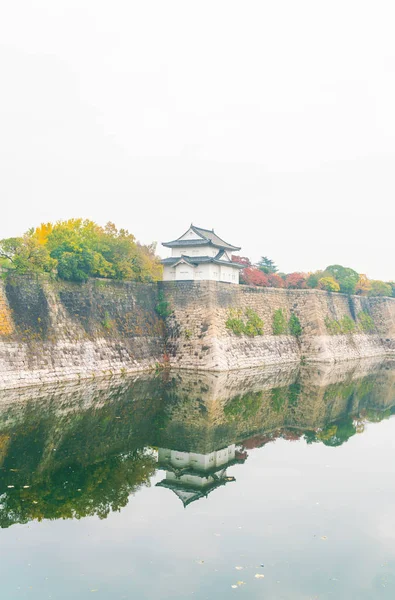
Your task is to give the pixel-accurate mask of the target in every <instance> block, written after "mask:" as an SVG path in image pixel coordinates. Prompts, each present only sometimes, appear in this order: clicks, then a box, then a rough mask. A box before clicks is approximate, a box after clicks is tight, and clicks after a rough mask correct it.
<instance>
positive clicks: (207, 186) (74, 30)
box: [0, 0, 395, 279]
mask: <svg viewBox="0 0 395 600" xmlns="http://www.w3.org/2000/svg"><path fill="white" fill-rule="evenodd" d="M392 8H393V2H391V0H388V1H380V0H376V1H375V2H373V1H369V2H364V1H363V0H362V1H361V0H331V1H330V2H329V1H325V0H323V1H317V0H312V1H306V0H297V1H295V0H288V1H287V0H278V1H275V0H270V1H269V0H259V1H257V2H253V1H248V0H246V1H244V2H241V1H240V0H238V1H237V2H234V1H231V0H224V1H222V0H210V1H206V0H199V2H193V1H192V0H180V1H172V0H160V1H143V0H138V1H136V0H134V1H133V0H112V1H111V2H110V1H109V0H107V1H103V0H34V1H32V0H30V1H27V0H18V2H11V1H9V2H6V1H5V2H3V3H2V7H1V14H0V74H1V89H0V203H1V211H0V238H2V237H7V236H12V235H17V234H21V233H22V232H23V231H25V230H26V229H28V228H29V227H31V226H32V225H37V224H39V223H40V222H46V221H55V220H58V219H66V218H70V217H77V216H83V217H87V218H92V219H94V220H95V221H97V222H99V223H100V224H104V223H106V222H107V221H109V220H111V221H113V222H115V223H116V224H117V225H118V226H122V227H126V228H128V229H129V230H130V231H131V232H132V233H134V234H135V235H136V237H137V238H138V239H139V240H141V241H142V242H145V243H147V242H151V241H158V242H160V241H167V240H169V239H174V238H175V237H178V236H180V235H181V234H182V233H183V232H184V231H185V230H186V229H187V227H188V226H189V224H190V222H193V223H194V224H196V225H199V226H202V227H206V228H210V229H211V228H212V227H214V229H215V230H216V232H217V233H218V234H219V235H221V236H222V237H224V238H225V240H227V241H228V242H230V243H233V244H235V245H240V246H242V247H243V248H242V254H243V255H247V256H250V257H251V258H252V259H254V260H257V259H258V258H259V256H260V255H262V254H264V255H268V256H270V257H271V258H273V259H274V260H275V261H276V263H277V264H278V265H279V267H280V268H281V270H283V271H287V272H290V271H296V270H301V271H308V270H315V269H318V268H322V267H325V266H326V265H328V264H331V263H341V264H343V265H346V266H352V267H354V268H355V269H356V270H358V271H359V272H363V273H367V274H368V276H370V277H372V278H382V279H395V261H394V247H395V242H394V233H393V232H394V219H395V203H394V196H395V168H394V167H395V36H394V20H393V11H392ZM161 253H162V254H163V255H167V251H162V250H161Z"/></svg>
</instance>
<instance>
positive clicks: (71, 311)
mask: <svg viewBox="0 0 395 600" xmlns="http://www.w3.org/2000/svg"><path fill="white" fill-rule="evenodd" d="M157 303H158V287H157V285H156V284H143V283H116V282H108V281H103V280H92V281H89V282H88V283H86V284H77V283H75V284H72V283H65V282H52V281H47V280H45V279H43V278H37V277H18V278H15V279H14V280H8V281H7V282H6V283H1V284H0V387H18V386H26V385H35V384H38V383H43V382H46V383H47V382H53V381H58V380H67V379H82V378H92V377H97V376H110V375H112V374H115V373H121V372H128V371H139V370H145V369H149V368H152V367H154V366H155V363H157V362H161V361H162V359H163V352H164V336H163V322H162V320H161V319H160V318H159V317H158V315H157V314H156V311H155V308H156V306H157Z"/></svg>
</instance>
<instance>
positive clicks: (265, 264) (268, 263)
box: [257, 256, 278, 274]
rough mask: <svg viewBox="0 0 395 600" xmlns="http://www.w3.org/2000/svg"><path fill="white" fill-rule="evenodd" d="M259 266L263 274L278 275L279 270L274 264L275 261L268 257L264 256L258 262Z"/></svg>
mask: <svg viewBox="0 0 395 600" xmlns="http://www.w3.org/2000/svg"><path fill="white" fill-rule="evenodd" d="M257 266H258V269H260V270H261V271H262V272H263V273H266V274H270V273H277V271H278V268H277V266H276V265H275V264H274V261H272V260H271V259H270V258H268V257H267V256H262V258H261V260H260V261H259V262H258V265H257Z"/></svg>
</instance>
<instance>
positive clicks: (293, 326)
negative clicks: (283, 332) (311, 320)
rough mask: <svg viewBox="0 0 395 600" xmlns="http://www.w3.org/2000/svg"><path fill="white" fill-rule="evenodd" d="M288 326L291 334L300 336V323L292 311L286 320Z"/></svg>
mask: <svg viewBox="0 0 395 600" xmlns="http://www.w3.org/2000/svg"><path fill="white" fill-rule="evenodd" d="M288 327H289V333H290V334H291V335H294V336H295V337H300V336H301V335H302V325H301V323H300V321H299V319H298V317H297V316H296V315H295V314H294V313H292V315H291V317H290V319H289V321H288Z"/></svg>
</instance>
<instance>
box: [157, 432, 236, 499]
mask: <svg viewBox="0 0 395 600" xmlns="http://www.w3.org/2000/svg"><path fill="white" fill-rule="evenodd" d="M244 460H245V457H244V455H243V456H240V455H239V453H238V452H237V450H236V446H235V444H231V445H230V446H227V447H226V448H222V449H221V450H215V451H214V452H210V453H209V454H198V453H195V452H179V451H177V450H170V449H168V448H159V451H158V467H159V468H160V469H163V470H164V471H166V479H163V480H162V481H160V482H159V483H157V484H156V485H158V486H160V487H166V488H169V489H171V490H173V492H174V493H175V494H176V495H177V496H178V497H179V498H180V500H181V501H182V503H183V505H184V507H185V506H188V504H191V502H194V501H195V500H199V499H200V498H204V497H206V498H207V496H208V494H209V493H210V492H212V491H213V490H215V489H216V488H217V487H220V486H221V485H225V484H226V483H228V482H229V481H236V480H235V478H234V477H231V476H228V475H227V473H226V470H227V468H228V467H230V466H231V465H234V464H236V463H238V462H244Z"/></svg>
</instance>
